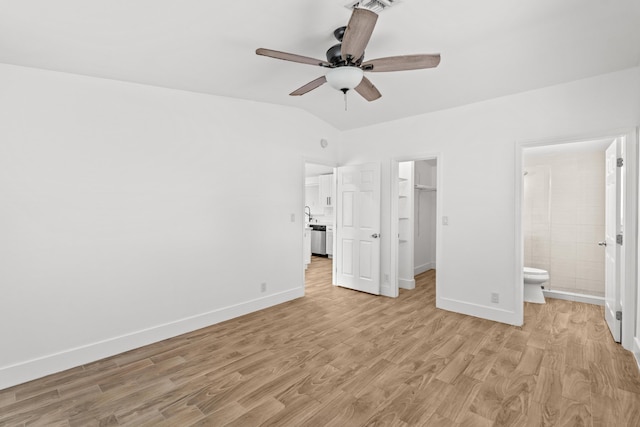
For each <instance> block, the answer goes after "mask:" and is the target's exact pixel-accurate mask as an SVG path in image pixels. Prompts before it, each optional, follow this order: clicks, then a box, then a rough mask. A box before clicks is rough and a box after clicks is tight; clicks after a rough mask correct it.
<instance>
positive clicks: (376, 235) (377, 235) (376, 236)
mask: <svg viewBox="0 0 640 427" xmlns="http://www.w3.org/2000/svg"><path fill="white" fill-rule="evenodd" d="M371 237H373V238H374V239H377V238H378V237H380V235H379V234H378V233H373V234H372V235H371Z"/></svg>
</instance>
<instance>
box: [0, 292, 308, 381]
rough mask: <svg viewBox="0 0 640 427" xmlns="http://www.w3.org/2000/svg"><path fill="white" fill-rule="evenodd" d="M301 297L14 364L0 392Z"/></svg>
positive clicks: (3, 374)
mask: <svg viewBox="0 0 640 427" xmlns="http://www.w3.org/2000/svg"><path fill="white" fill-rule="evenodd" d="M303 296H304V288H303V287H298V288H294V289H290V290H287V291H283V292H279V293H276V294H273V295H269V296H266V297H261V298H257V299H254V300H251V301H247V302H243V303H240V304H235V305H231V306H228V307H224V308H220V309H217V310H213V311H209V312H207V313H202V314H199V315H196V316H190V317H186V318H184V319H180V320H176V321H174V322H169V323H165V324H162V325H157V326H153V327H151V328H147V329H143V330H140V331H135V332H131V333H128V334H124V335H121V336H118V337H114V338H110V339H106V340H102V341H98V342H95V343H93V344H88V345H84V346H81V347H76V348H71V349H68V350H64V351H61V352H58V353H54V354H49V355H47V356H43V357H39V358H36V359H32V360H27V361H24V362H20V363H16V364H14V365H9V366H4V367H2V368H0V390H2V389H5V388H9V387H13V386H15V385H18V384H22V383H25V382H27V381H31V380H34V379H37V378H41V377H44V376H46V375H50V374H54V373H56V372H61V371H64V370H67V369H71V368H74V367H77V366H81V365H84V364H87V363H91V362H95V361H96V360H100V359H104V358H105V357H110V356H113V355H116V354H120V353H123V352H125V351H129V350H133V349H135V348H139V347H143V346H145V345H149V344H153V343H156V342H159V341H162V340H165V339H168V338H172V337H176V336H178V335H182V334H185V333H187V332H192V331H195V330H198V329H201V328H205V327H207V326H211V325H214V324H216V323H220V322H224V321H225V320H229V319H233V318H236V317H239V316H243V315H245V314H249V313H252V312H254V311H258V310H263V309H265V308H269V307H272V306H274V305H277V304H282V303H284V302H287V301H291V300H293V299H296V298H300V297H303Z"/></svg>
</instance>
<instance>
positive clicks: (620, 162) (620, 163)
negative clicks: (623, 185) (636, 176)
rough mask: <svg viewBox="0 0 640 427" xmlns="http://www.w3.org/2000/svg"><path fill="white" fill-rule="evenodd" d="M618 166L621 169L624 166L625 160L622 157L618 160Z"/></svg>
mask: <svg viewBox="0 0 640 427" xmlns="http://www.w3.org/2000/svg"><path fill="white" fill-rule="evenodd" d="M616 166H618V167H619V168H621V167H622V166H624V159H623V158H622V157H618V159H617V161H616Z"/></svg>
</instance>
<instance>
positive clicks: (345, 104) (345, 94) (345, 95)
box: [344, 90, 347, 111]
mask: <svg viewBox="0 0 640 427" xmlns="http://www.w3.org/2000/svg"><path fill="white" fill-rule="evenodd" d="M344 111H347V91H346V90H345V91H344Z"/></svg>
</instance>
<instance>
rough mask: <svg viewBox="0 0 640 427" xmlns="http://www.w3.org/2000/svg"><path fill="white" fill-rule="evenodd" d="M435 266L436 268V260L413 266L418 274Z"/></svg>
mask: <svg viewBox="0 0 640 427" xmlns="http://www.w3.org/2000/svg"><path fill="white" fill-rule="evenodd" d="M434 268H436V263H435V262H427V263H425V264H422V265H418V266H415V267H414V268H413V274H414V275H415V276H417V275H418V274H421V273H424V272H425V271H428V270H433V269H434Z"/></svg>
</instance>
